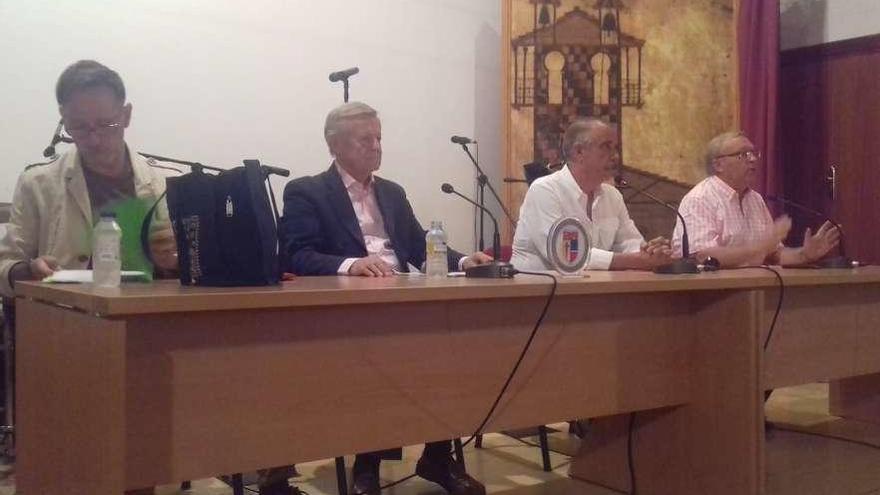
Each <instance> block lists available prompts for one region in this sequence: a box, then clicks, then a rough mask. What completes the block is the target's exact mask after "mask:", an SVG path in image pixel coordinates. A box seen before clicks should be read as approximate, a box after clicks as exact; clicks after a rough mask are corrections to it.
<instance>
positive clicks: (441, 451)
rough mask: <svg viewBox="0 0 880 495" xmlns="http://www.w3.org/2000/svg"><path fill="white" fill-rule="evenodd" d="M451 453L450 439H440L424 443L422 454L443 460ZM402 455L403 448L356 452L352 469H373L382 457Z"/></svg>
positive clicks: (396, 458)
mask: <svg viewBox="0 0 880 495" xmlns="http://www.w3.org/2000/svg"><path fill="white" fill-rule="evenodd" d="M451 453H452V440H441V441H439V442H429V443H426V444H425V450H424V451H423V452H422V456H424V457H427V458H429V459H436V460H438V461H442V460H445V459H446V458H448V457H449V455H450V454H451ZM402 457H403V449H399V448H398V449H387V450H377V451H375V452H366V453H363V454H358V455H357V456H355V458H354V466H353V467H352V471H353V472H354V473H357V472H358V471H359V470H362V469H375V468H376V467H377V466H378V465H379V462H381V461H382V460H383V459H387V460H400V459H401V458H402Z"/></svg>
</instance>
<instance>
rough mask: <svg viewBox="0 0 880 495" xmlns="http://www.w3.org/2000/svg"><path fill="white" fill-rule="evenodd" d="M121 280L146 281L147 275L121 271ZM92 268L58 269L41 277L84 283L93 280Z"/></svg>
mask: <svg viewBox="0 0 880 495" xmlns="http://www.w3.org/2000/svg"><path fill="white" fill-rule="evenodd" d="M122 280H124V281H126V282H147V281H148V279H147V275H146V274H145V273H144V272H141V271H129V270H123V271H122ZM93 281H94V279H93V276H92V270H58V271H57V272H55V273H53V274H52V275H49V276H48V277H46V278H44V279H43V282H49V283H54V284H86V283H90V282H93Z"/></svg>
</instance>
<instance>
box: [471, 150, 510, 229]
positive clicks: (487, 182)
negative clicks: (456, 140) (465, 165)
mask: <svg viewBox="0 0 880 495" xmlns="http://www.w3.org/2000/svg"><path fill="white" fill-rule="evenodd" d="M461 149H463V150H464V152H465V153H467V156H468V158H470V159H471V163H473V164H474V167H475V168H476V169H477V173H478V174H479V175H480V176H482V177H486V174H485V173H484V172H483V169H482V168H481V167H480V164H479V163H477V159H476V158H474V155H472V154H471V150H469V149H468V147H467V145H466V144H462V145H461ZM486 185H487V186H489V192H491V193H492V196H494V197H495V201H497V202H498V205H499V206H500V207H501V211H502V212H504V216H506V217H507V220H508V221H509V222H510V227H511V228H513V229H516V222H514V221H513V217H512V216H510V212H509V211H507V207H506V206H504V203H503V202H502V201H501V197H500V196H498V192H497V191H496V190H495V188H494V187H492V183H491V182H489V179H488V178H486Z"/></svg>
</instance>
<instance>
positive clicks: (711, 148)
mask: <svg viewBox="0 0 880 495" xmlns="http://www.w3.org/2000/svg"><path fill="white" fill-rule="evenodd" d="M745 135H746V134H745V133H744V132H742V131H727V132H722V133H721V134H719V135H717V136H715V137H713V138H712V140H711V141H709V144H707V145H706V157H705V159H706V162H705V165H706V175H715V160H716V159H717V158H718V157H719V156H720V155H721V154H722V153H721V149H722V148H724V145H725V144H727V142H728V141H730V140H731V139H736V138H738V137H744V136H745Z"/></svg>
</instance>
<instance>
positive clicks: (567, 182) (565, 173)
mask: <svg viewBox="0 0 880 495" xmlns="http://www.w3.org/2000/svg"><path fill="white" fill-rule="evenodd" d="M569 167H570V165H566V166H564V167H562V168H561V169H560V170H559V171H558V172H556V173H557V174H561V175H560V176H559V179H560V180H561V181H562V185H563V187H566V188H568V189H570V190H571V191H573V192H575V193H577V195H578V197H579V198H581V199H582V200H584V201H586V200H587V199H588V198H589V194H590V193H591V194H592V195H593V198H598V197H599V196H601V195H602V184H601V183H600V184H599V185H598V186H597V187H596V189H593V190H592V191H589V192H585V191H584V190H583V189H581V186H580V184H578V183H577V181H576V180H574V175H572V173H571V169H570V168H569Z"/></svg>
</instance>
